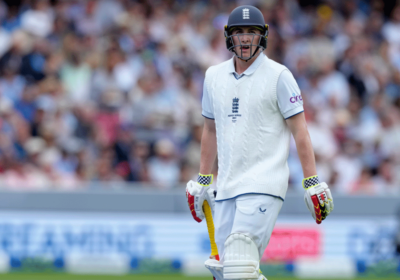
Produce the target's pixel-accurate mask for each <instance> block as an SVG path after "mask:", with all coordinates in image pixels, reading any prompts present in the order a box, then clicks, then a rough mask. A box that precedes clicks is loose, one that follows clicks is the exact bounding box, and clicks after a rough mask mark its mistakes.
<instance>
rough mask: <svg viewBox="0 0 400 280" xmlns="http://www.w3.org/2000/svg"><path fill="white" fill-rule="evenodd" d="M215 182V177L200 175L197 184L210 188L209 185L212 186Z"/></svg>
mask: <svg viewBox="0 0 400 280" xmlns="http://www.w3.org/2000/svg"><path fill="white" fill-rule="evenodd" d="M212 182H213V175H212V174H209V175H204V174H200V173H199V176H198V177H197V183H198V184H199V185H202V186H203V187H208V186H209V185H211V184H212Z"/></svg>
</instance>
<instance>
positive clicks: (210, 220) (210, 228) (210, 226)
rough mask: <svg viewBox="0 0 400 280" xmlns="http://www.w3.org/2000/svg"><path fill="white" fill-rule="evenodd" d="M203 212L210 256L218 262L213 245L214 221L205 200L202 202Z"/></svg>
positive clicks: (215, 246)
mask: <svg viewBox="0 0 400 280" xmlns="http://www.w3.org/2000/svg"><path fill="white" fill-rule="evenodd" d="M203 211H204V215H205V217H206V223H207V229H208V236H209V237H210V243H211V255H212V256H216V258H217V260H219V256H218V248H217V243H215V236H214V221H213V217H212V213H211V207H210V205H209V204H208V202H207V200H205V201H204V204H203Z"/></svg>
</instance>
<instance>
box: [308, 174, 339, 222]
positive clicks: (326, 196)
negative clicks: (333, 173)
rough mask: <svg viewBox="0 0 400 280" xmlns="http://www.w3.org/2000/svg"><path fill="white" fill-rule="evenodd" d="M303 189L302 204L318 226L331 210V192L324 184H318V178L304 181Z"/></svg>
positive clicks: (314, 177)
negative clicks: (304, 204) (303, 203)
mask: <svg viewBox="0 0 400 280" xmlns="http://www.w3.org/2000/svg"><path fill="white" fill-rule="evenodd" d="M303 187H304V189H305V190H306V191H305V193H304V202H305V203H306V205H307V208H308V210H309V211H310V213H311V215H312V217H313V218H314V220H315V221H316V223H317V224H320V223H321V222H322V220H325V219H326V217H327V216H328V215H329V214H330V212H331V211H332V210H333V198H332V194H331V191H330V190H329V188H328V185H327V184H326V183H324V182H322V183H319V180H318V176H313V177H309V178H306V179H304V180H303Z"/></svg>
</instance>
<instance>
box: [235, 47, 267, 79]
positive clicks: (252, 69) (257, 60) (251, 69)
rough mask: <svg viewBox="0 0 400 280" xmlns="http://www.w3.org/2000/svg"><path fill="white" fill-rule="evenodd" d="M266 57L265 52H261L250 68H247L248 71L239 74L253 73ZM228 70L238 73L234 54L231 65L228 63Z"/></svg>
mask: <svg viewBox="0 0 400 280" xmlns="http://www.w3.org/2000/svg"><path fill="white" fill-rule="evenodd" d="M264 57H266V55H265V54H264V53H260V54H259V55H258V57H257V58H256V60H254V61H253V63H252V64H251V65H250V66H249V68H247V69H246V71H244V72H243V73H242V74H241V75H238V76H242V75H251V74H253V73H254V71H256V69H257V68H258V66H260V64H261V63H262V62H263V60H264ZM228 72H229V73H236V70H235V56H233V57H232V58H231V61H230V63H229V65H228ZM236 74H237V73H236Z"/></svg>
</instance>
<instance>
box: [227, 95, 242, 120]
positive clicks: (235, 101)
mask: <svg viewBox="0 0 400 280" xmlns="http://www.w3.org/2000/svg"><path fill="white" fill-rule="evenodd" d="M241 116H242V115H241V114H239V98H237V97H235V98H233V99H232V114H231V115H228V117H229V118H232V122H233V123H235V122H236V121H237V117H241Z"/></svg>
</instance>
